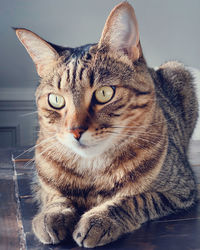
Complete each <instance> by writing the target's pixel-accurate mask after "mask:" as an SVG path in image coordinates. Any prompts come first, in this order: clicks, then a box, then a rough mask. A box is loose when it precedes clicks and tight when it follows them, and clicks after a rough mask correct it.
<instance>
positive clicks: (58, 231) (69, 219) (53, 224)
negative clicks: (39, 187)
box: [32, 194, 79, 244]
mask: <svg viewBox="0 0 200 250" xmlns="http://www.w3.org/2000/svg"><path fill="white" fill-rule="evenodd" d="M78 218H79V217H78V215H77V213H76V210H75V208H74V207H73V206H72V205H71V204H70V201H69V200H68V199H66V198H65V197H61V196H56V195H55V194H52V196H51V195H50V194H48V200H47V201H46V202H45V203H44V204H43V205H42V207H41V210H40V212H39V213H38V214H37V215H36V216H35V217H34V218H33V221H32V228H33V231H34V233H35V235H36V236H37V238H38V239H39V240H40V241H41V242H42V243H44V244H57V243H59V242H60V241H62V240H64V239H65V238H66V237H67V236H68V235H71V234H72V232H73V230H74V225H75V224H76V222H77V220H78Z"/></svg>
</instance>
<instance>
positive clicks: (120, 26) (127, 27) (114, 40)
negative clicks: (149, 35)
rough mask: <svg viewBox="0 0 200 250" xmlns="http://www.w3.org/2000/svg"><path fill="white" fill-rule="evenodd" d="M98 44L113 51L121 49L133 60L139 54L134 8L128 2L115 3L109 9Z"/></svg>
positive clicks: (140, 51) (140, 52)
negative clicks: (113, 6)
mask: <svg viewBox="0 0 200 250" xmlns="http://www.w3.org/2000/svg"><path fill="white" fill-rule="evenodd" d="M99 46H108V48H109V49H111V50H113V51H123V52H124V53H125V54H127V55H128V56H129V58H130V59H131V60H133V61H135V60H137V59H138V58H139V57H140V56H141V54H142V50H141V47H140V41H139V31H138V24H137V20H136V16H135V12H134V9H133V7H132V6H131V5H130V4H129V3H128V2H123V3H121V4H119V5H117V6H116V7H115V8H114V9H113V10H112V11H111V13H110V15H109V17H108V19H107V21H106V24H105V26H104V29H103V32H102V36H101V39H100V42H99Z"/></svg>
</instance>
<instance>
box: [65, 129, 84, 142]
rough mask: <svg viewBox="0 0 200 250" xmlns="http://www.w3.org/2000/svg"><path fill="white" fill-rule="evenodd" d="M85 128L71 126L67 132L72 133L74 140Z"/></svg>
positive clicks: (77, 138) (78, 137)
mask: <svg viewBox="0 0 200 250" xmlns="http://www.w3.org/2000/svg"><path fill="white" fill-rule="evenodd" d="M85 130H86V128H71V129H69V132H70V133H71V134H73V136H74V138H75V139H76V140H79V139H80V138H81V135H82V134H83V133H84V132H85Z"/></svg>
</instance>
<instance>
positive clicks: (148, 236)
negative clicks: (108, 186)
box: [0, 141, 200, 250]
mask: <svg viewBox="0 0 200 250" xmlns="http://www.w3.org/2000/svg"><path fill="white" fill-rule="evenodd" d="M21 152H22V149H18V150H16V149H1V150H0V250H15V249H21V250H25V249H27V250H33V249H35V250H40V249H41V250H47V249H48V250H50V249H66V250H67V249H73V250H76V249H81V248H79V247H78V246H77V245H76V244H75V243H74V242H73V241H72V240H71V241H66V242H64V243H62V244H60V245H57V246H52V245H49V246H45V245H42V244H41V243H39V242H38V240H37V239H36V238H35V237H34V235H33V232H32V230H31V220H32V218H33V216H34V214H35V213H36V211H37V207H36V204H34V202H33V199H32V196H31V191H30V184H31V180H32V177H33V175H34V165H33V163H28V164H27V159H29V158H32V153H26V154H24V155H21V156H20V157H18V158H17V159H16V161H15V162H14V161H12V159H14V158H16V156H17V155H19V154H20V153H21ZM189 156H190V162H191V164H192V167H193V169H194V172H195V174H196V177H197V182H198V185H200V141H198V142H197V141H196V142H193V143H192V147H191V150H190V153H189ZM97 249H123V250H125V249H133V250H198V249H199V250H200V203H198V204H197V205H196V206H194V207H193V208H192V209H190V211H187V212H183V213H180V214H177V215H172V216H168V217H165V218H162V219H160V220H155V221H151V222H148V223H146V224H144V225H143V226H142V227H141V228H140V229H139V230H137V231H136V232H134V233H131V234H128V235H125V236H124V237H123V238H121V239H119V240H118V241H116V242H114V243H112V244H109V245H107V246H104V247H99V248H97Z"/></svg>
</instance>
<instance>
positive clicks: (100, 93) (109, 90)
mask: <svg viewBox="0 0 200 250" xmlns="http://www.w3.org/2000/svg"><path fill="white" fill-rule="evenodd" d="M94 94H95V98H96V100H97V102H98V103H100V104H104V103H107V102H109V101H110V100H111V99H112V98H113V96H114V94H115V88H114V87H110V86H103V87H101V88H99V89H97V90H96V91H95V93H94Z"/></svg>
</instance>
